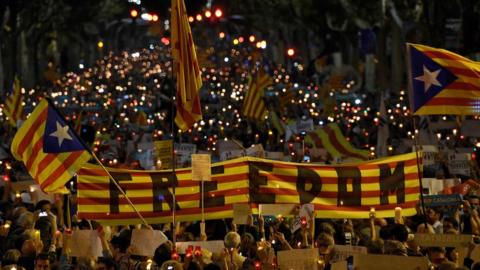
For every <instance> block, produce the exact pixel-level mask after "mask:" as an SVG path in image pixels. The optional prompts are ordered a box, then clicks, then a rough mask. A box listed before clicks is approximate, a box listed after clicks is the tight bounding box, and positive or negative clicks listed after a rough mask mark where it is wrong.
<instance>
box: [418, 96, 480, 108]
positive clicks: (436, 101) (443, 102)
mask: <svg viewBox="0 0 480 270" xmlns="http://www.w3.org/2000/svg"><path fill="white" fill-rule="evenodd" d="M424 106H467V107H472V108H473V107H479V106H480V100H477V99H473V98H453V97H452V98H443V97H438V98H433V99H431V100H430V101H428V102H427V103H426V104H425V105H424Z"/></svg>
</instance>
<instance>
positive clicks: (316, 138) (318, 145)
mask: <svg viewBox="0 0 480 270" xmlns="http://www.w3.org/2000/svg"><path fill="white" fill-rule="evenodd" d="M308 136H310V138H312V140H313V141H314V142H315V147H316V148H325V147H324V146H323V143H322V139H321V138H320V136H318V134H317V133H316V132H310V133H309V134H308Z"/></svg>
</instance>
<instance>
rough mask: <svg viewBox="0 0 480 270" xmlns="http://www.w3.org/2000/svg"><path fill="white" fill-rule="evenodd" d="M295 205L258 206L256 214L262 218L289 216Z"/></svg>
mask: <svg viewBox="0 0 480 270" xmlns="http://www.w3.org/2000/svg"><path fill="white" fill-rule="evenodd" d="M296 207H297V205H296V204H288V203H286V204H260V205H259V206H258V208H259V210H258V212H259V213H260V214H261V215H263V216H277V215H282V216H289V215H292V214H293V212H294V210H295V208H296Z"/></svg>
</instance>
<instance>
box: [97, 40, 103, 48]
mask: <svg viewBox="0 0 480 270" xmlns="http://www.w3.org/2000/svg"><path fill="white" fill-rule="evenodd" d="M103 45H104V44H103V41H101V40H100V41H99V42H98V43H97V47H98V48H100V49H101V48H103Z"/></svg>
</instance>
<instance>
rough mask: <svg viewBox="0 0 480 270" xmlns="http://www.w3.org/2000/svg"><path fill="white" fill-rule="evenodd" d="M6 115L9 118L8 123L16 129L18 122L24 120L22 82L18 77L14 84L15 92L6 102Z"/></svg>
mask: <svg viewBox="0 0 480 270" xmlns="http://www.w3.org/2000/svg"><path fill="white" fill-rule="evenodd" d="M5 115H6V116H7V117H8V123H10V125H11V126H13V127H16V126H17V121H18V120H21V119H22V115H23V94H22V87H20V80H18V78H17V77H15V80H14V82H13V91H12V93H11V94H10V95H9V96H8V97H7V100H6V102H5Z"/></svg>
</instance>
